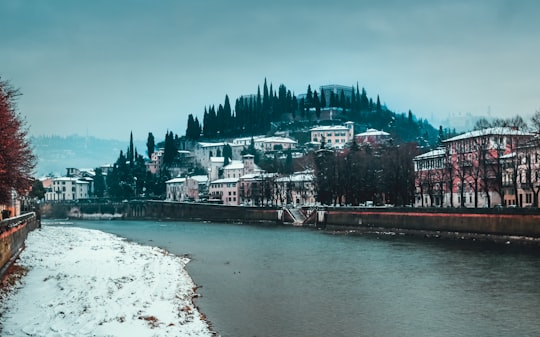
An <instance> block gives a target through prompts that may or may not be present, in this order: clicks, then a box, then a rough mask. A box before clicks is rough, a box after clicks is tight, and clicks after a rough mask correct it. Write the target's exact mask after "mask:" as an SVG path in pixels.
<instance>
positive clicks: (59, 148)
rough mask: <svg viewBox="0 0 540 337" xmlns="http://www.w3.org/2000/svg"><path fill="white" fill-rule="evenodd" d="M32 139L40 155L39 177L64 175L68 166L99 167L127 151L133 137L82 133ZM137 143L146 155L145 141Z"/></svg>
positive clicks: (38, 162) (38, 159)
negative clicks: (92, 135) (99, 137)
mask: <svg viewBox="0 0 540 337" xmlns="http://www.w3.org/2000/svg"><path fill="white" fill-rule="evenodd" d="M30 142H31V144H32V147H33V149H34V154H35V155H36V157H37V166H36V169H35V174H36V176H37V177H42V176H45V175H49V174H53V175H55V176H63V175H65V174H66V168H68V167H74V168H96V167H100V166H102V165H105V164H113V163H114V162H115V161H116V159H117V158H118V155H119V154H120V151H121V150H122V151H124V152H126V150H127V148H128V146H129V138H128V139H127V140H126V141H125V142H122V141H119V140H111V139H98V138H95V137H83V136H78V135H72V136H67V137H62V136H55V135H53V136H37V137H30ZM134 145H135V147H136V148H137V151H138V152H139V153H140V154H143V155H145V154H146V145H145V142H139V144H137V142H135V144H134Z"/></svg>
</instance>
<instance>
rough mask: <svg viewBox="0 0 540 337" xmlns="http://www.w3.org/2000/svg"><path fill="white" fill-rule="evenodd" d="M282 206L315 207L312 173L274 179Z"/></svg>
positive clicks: (297, 173) (300, 173) (313, 177)
mask: <svg viewBox="0 0 540 337" xmlns="http://www.w3.org/2000/svg"><path fill="white" fill-rule="evenodd" d="M275 182H276V186H277V188H278V191H277V193H278V194H280V197H279V198H278V199H279V200H281V201H283V204H288V205H293V206H295V207H298V206H306V205H315V203H316V191H315V176H314V175H313V171H309V170H308V171H303V172H295V173H293V174H291V175H289V176H283V177H279V178H276V179H275Z"/></svg>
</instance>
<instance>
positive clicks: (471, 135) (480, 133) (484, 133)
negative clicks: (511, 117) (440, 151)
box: [443, 127, 533, 143]
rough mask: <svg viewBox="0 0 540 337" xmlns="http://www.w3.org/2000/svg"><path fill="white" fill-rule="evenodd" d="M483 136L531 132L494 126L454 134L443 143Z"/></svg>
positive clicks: (517, 134) (525, 134) (529, 134)
mask: <svg viewBox="0 0 540 337" xmlns="http://www.w3.org/2000/svg"><path fill="white" fill-rule="evenodd" d="M485 136H531V137H532V136H533V134H532V133H529V132H525V131H520V130H516V129H514V128H509V127H495V128H487V129H482V130H475V131H470V132H466V133H464V134H462V135H459V136H455V137H452V138H449V139H446V140H444V141H443V142H444V143H449V142H455V141H458V140H463V139H469V138H478V137H485Z"/></svg>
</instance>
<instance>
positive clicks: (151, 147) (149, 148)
mask: <svg viewBox="0 0 540 337" xmlns="http://www.w3.org/2000/svg"><path fill="white" fill-rule="evenodd" d="M155 149H156V145H155V139H154V135H153V134H152V132H148V139H147V141H146V153H147V154H148V158H150V159H151V158H152V154H153V153H154V151H155Z"/></svg>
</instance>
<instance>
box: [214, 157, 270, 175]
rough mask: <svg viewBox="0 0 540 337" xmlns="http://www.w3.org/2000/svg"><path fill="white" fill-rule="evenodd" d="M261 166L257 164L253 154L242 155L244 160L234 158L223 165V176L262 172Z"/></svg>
mask: <svg viewBox="0 0 540 337" xmlns="http://www.w3.org/2000/svg"><path fill="white" fill-rule="evenodd" d="M260 171H261V168H260V167H259V166H257V165H255V157H254V156H253V155H251V154H246V155H243V156H242V160H233V161H231V163H229V165H227V166H225V167H223V178H240V177H242V176H244V175H246V174H250V173H257V172H260Z"/></svg>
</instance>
